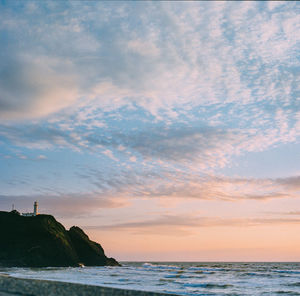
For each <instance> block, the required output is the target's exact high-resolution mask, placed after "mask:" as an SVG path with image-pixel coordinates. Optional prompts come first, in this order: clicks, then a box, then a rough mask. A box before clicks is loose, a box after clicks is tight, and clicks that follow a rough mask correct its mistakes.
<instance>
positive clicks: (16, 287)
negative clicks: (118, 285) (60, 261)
mask: <svg viewBox="0 0 300 296" xmlns="http://www.w3.org/2000/svg"><path fill="white" fill-rule="evenodd" d="M14 295H16V296H17V295H18V296H20V295H23V296H25V295H26V296H29V295H30V296H52V295H53V296H58V295H60V296H67V295H73V296H74V295H75V296H76V295H81V296H83V295H84V296H90V295H91V296H92V295H93V296H163V295H176V294H164V293H153V292H145V291H135V290H125V289H115V288H107V287H99V286H91V285H83V284H73V283H65V282H56V281H47V280H35V279H20V278H14V277H10V276H8V275H3V274H2V275H0V296H14Z"/></svg>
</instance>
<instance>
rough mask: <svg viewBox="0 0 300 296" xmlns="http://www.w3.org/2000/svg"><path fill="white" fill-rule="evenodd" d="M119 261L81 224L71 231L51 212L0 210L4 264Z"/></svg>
mask: <svg viewBox="0 0 300 296" xmlns="http://www.w3.org/2000/svg"><path fill="white" fill-rule="evenodd" d="M79 263H81V264H84V265H89V266H104V265H119V263H118V262H117V261H116V260H114V259H113V258H107V257H106V256H105V253H104V250H103V248H102V247H101V245H99V244H97V243H95V242H93V241H90V240H89V238H88V236H87V235H86V234H85V233H84V232H83V231H82V230H81V229H80V228H79V227H72V228H71V229H70V230H69V231H67V230H66V229H65V228H64V226H63V225H62V224H60V223H59V222H57V221H56V220H55V218H54V217H53V216H51V215H38V216H33V217H23V216H20V215H17V214H16V213H12V212H10V213H8V212H1V211H0V265H1V266H22V267H47V266H79Z"/></svg>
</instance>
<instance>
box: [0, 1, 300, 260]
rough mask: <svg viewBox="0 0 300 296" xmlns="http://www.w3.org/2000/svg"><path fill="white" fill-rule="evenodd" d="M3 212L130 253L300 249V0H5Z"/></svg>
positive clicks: (0, 112)
mask: <svg viewBox="0 0 300 296" xmlns="http://www.w3.org/2000/svg"><path fill="white" fill-rule="evenodd" d="M0 49H1V50H0V176H1V178H0V210H2V211H10V210H11V207H12V204H14V205H15V207H16V209H17V210H19V211H20V212H26V211H32V205H33V202H34V201H35V200H37V201H38V202H39V208H40V212H41V213H49V214H52V215H54V216H55V217H56V219H57V220H58V221H60V222H62V223H63V224H64V225H65V226H66V227H70V226H72V225H77V226H79V227H81V228H83V229H84V231H86V233H87V234H88V235H89V236H90V238H92V239H93V240H96V241H98V242H100V243H101V244H102V246H103V247H104V249H105V250H106V253H107V255H109V256H113V257H115V258H116V259H117V260H161V261H166V260H167V261H172V260H175V261H182V260H185V261H220V260H224V261H299V260H300V199H299V198H300V3H299V2H286V3H284V2H277V1H276V2H265V1H262V2H255V1H246V2H234V1H229V2H222V1H218V2H210V1H204V2H178V1H174V2H148V1H147V2H143V1H139V2H121V1H112V2H98V1H82V2H81V1H33V2H31V1H0Z"/></svg>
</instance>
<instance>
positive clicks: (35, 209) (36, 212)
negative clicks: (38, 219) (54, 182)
mask: <svg viewBox="0 0 300 296" xmlns="http://www.w3.org/2000/svg"><path fill="white" fill-rule="evenodd" d="M38 214H39V212H38V202H37V201H35V202H34V204H33V215H34V216H36V215H38Z"/></svg>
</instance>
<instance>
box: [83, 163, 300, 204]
mask: <svg viewBox="0 0 300 296" xmlns="http://www.w3.org/2000/svg"><path fill="white" fill-rule="evenodd" d="M80 178H85V179H87V180H88V181H89V182H90V183H91V184H93V185H94V186H96V188H97V190H100V191H101V192H103V194H106V195H107V196H118V197H122V198H131V197H139V198H148V199H162V200H163V199H172V200H174V199H175V200H176V199H179V200H180V199H182V200H187V199H200V200H222V201H228V202H238V201H239V202H241V201H248V200H255V201H266V200H272V199H281V198H296V197H298V195H299V191H300V189H299V186H298V180H299V177H298V176H295V177H287V178H279V179H276V178H274V179H272V178H238V177H226V176H217V175H205V174H199V173H197V172H193V171H189V172H187V171H181V170H177V171H175V170H173V169H171V168H164V169H162V168H159V170H155V169H150V168H148V169H145V168H142V169H137V168H131V169H120V168H119V169H117V170H111V171H110V172H109V173H108V172H106V173H104V172H102V171H100V170H94V169H93V170H83V171H81V173H80Z"/></svg>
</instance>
